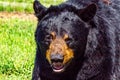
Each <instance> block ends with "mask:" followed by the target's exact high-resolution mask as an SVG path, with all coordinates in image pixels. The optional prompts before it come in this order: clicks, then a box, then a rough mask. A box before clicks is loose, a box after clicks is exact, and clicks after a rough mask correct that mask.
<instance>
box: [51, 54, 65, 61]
mask: <svg viewBox="0 0 120 80" xmlns="http://www.w3.org/2000/svg"><path fill="white" fill-rule="evenodd" d="M63 59H64V56H63V55H62V54H60V53H57V54H51V62H63Z"/></svg>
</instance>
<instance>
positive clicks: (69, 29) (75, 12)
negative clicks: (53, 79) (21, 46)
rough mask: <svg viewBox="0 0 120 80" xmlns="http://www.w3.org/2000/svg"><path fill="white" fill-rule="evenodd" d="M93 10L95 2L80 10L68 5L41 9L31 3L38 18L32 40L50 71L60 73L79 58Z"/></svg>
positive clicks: (36, 2)
mask: <svg viewBox="0 0 120 80" xmlns="http://www.w3.org/2000/svg"><path fill="white" fill-rule="evenodd" d="M96 9H97V7H96V5H95V4H91V5H89V6H88V7H86V8H84V9H76V8H75V7H72V6H69V5H67V6H61V5H60V6H51V7H50V8H45V7H44V6H42V5H41V4H40V3H39V2H38V1H35V2H34V10H35V14H36V16H37V17H38V25H37V26H38V27H37V30H36V37H35V39H36V42H37V45H40V50H41V53H42V54H44V56H45V57H46V59H47V61H48V62H49V66H51V68H52V70H53V71H54V72H57V73H60V72H64V71H65V69H66V68H67V66H69V63H71V62H72V61H73V60H75V59H78V58H82V57H83V55H84V52H85V48H86V43H87V36H88V33H89V28H90V27H91V26H90V25H89V24H88V23H89V21H90V20H91V19H92V18H93V17H94V16H95V13H96Z"/></svg>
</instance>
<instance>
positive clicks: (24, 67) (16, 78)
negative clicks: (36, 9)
mask: <svg viewBox="0 0 120 80" xmlns="http://www.w3.org/2000/svg"><path fill="white" fill-rule="evenodd" d="M35 25H36V21H30V20H23V19H16V18H14V19H0V80H30V79H31V72H32V69H33V63H34V56H35V41H34V31H35Z"/></svg>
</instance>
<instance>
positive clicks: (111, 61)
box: [32, 0, 120, 80]
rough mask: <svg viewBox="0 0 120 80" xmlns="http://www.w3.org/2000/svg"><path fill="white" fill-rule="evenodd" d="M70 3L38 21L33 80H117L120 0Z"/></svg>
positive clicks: (43, 12) (40, 14) (40, 12)
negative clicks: (106, 2) (105, 2)
mask: <svg viewBox="0 0 120 80" xmlns="http://www.w3.org/2000/svg"><path fill="white" fill-rule="evenodd" d="M103 1H105V0H69V1H66V2H64V3H62V4H60V5H56V6H50V7H49V8H46V7H44V6H43V5H42V4H41V3H40V2H39V1H37V0H36V1H34V4H33V7H34V11H35V15H36V17H37V18H38V24H37V29H36V32H35V41H36V45H37V50H36V58H35V64H34V69H33V75H32V80H120V19H119V18H120V0H111V4H109V5H107V4H104V3H103Z"/></svg>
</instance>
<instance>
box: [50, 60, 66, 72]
mask: <svg viewBox="0 0 120 80" xmlns="http://www.w3.org/2000/svg"><path fill="white" fill-rule="evenodd" d="M52 69H53V71H54V72H62V71H63V70H64V65H63V63H61V62H53V63H52Z"/></svg>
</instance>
